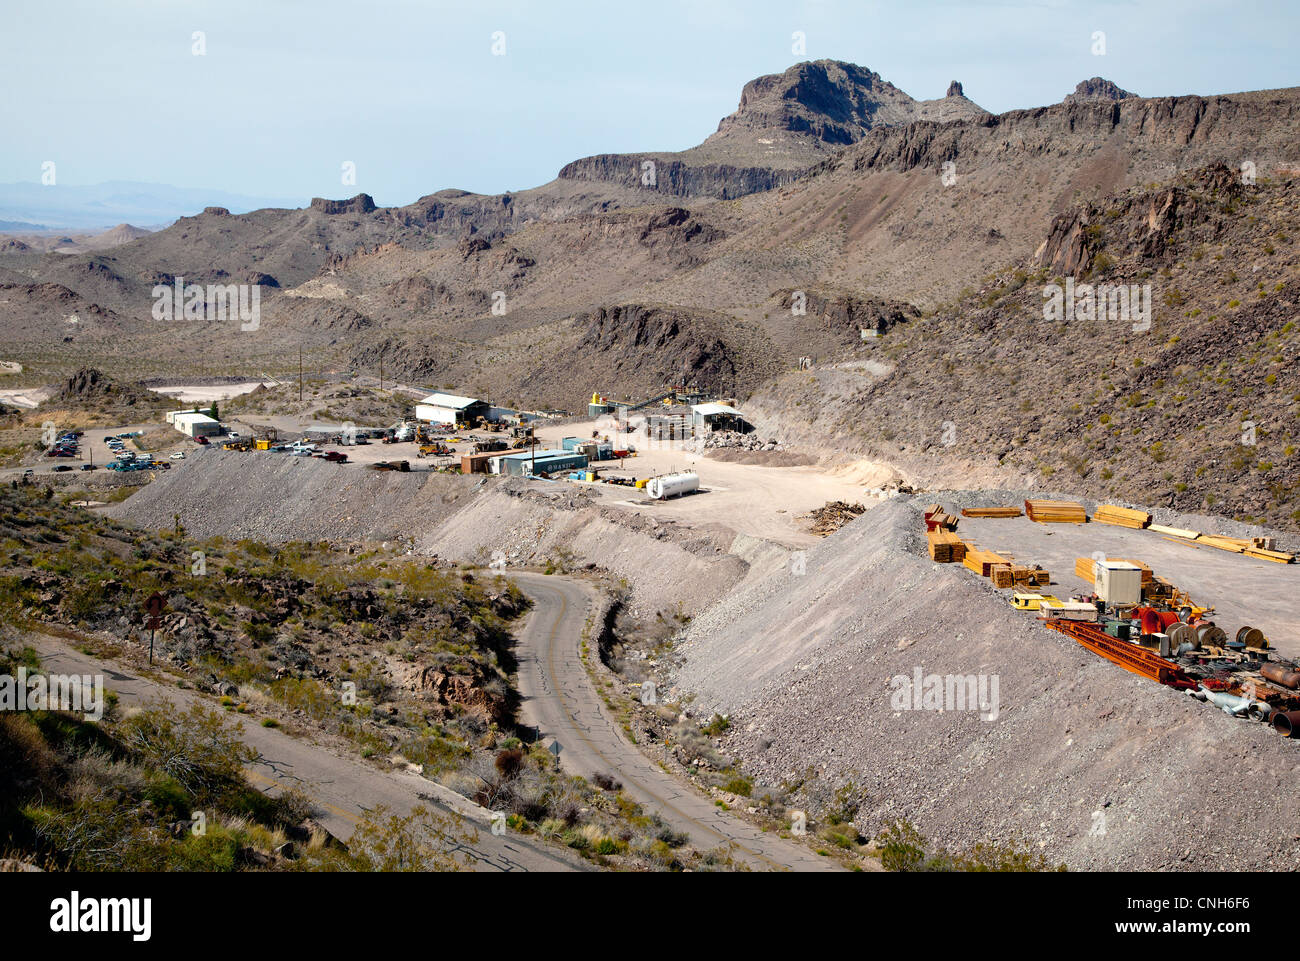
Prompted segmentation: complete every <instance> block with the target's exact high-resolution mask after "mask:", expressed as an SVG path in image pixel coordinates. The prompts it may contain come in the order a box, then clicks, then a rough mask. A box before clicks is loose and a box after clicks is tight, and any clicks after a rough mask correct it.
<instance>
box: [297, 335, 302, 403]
mask: <svg viewBox="0 0 1300 961" xmlns="http://www.w3.org/2000/svg"><path fill="white" fill-rule="evenodd" d="M298 403H300V404H301V403H302V344H299V345H298Z"/></svg>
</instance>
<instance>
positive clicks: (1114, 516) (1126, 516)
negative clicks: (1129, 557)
mask: <svg viewBox="0 0 1300 961" xmlns="http://www.w3.org/2000/svg"><path fill="white" fill-rule="evenodd" d="M1092 519H1093V520H1094V521H1096V522H1097V523H1098V524H1112V525H1114V526H1115V527H1127V528H1130V529H1131V530H1135V531H1140V530H1142V529H1143V528H1144V527H1146V526H1147V525H1148V524H1150V523H1151V515H1150V514H1148V513H1147V512H1146V511H1139V510H1133V509H1132V508H1129V507H1117V506H1116V505H1114V504H1100V505H1098V507H1097V509H1096V510H1095V511H1093V512H1092Z"/></svg>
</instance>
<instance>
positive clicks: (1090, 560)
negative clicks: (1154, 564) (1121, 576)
mask: <svg viewBox="0 0 1300 961" xmlns="http://www.w3.org/2000/svg"><path fill="white" fill-rule="evenodd" d="M1106 560H1107V561H1108V562H1110V563H1113V564H1132V565H1133V566H1134V567H1138V568H1141V569H1142V589H1143V590H1146V589H1147V588H1148V587H1150V586H1151V584H1152V581H1153V580H1154V578H1155V574H1153V573H1152V571H1151V568H1149V567H1147V565H1145V564H1143V563H1142V562H1141V561H1135V560H1133V559H1132V558H1131V557H1108V558H1106ZM1096 563H1097V559H1096V558H1095V557H1076V558H1075V559H1074V573H1075V576H1076V577H1080V578H1082V579H1083V580H1085V581H1087V582H1088V583H1089V584H1092V583H1093V582H1094V581H1093V575H1094V567H1093V565H1094V564H1096Z"/></svg>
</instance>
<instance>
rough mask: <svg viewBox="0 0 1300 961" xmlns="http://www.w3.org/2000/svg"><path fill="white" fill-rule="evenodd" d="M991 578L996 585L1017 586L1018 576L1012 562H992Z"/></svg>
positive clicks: (990, 567)
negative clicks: (1013, 570) (1014, 571)
mask: <svg viewBox="0 0 1300 961" xmlns="http://www.w3.org/2000/svg"><path fill="white" fill-rule="evenodd" d="M989 580H991V581H992V582H993V586H994V587H1015V586H1016V577H1015V574H1014V573H1013V572H1012V567H1011V565H1010V564H992V565H990V566H989Z"/></svg>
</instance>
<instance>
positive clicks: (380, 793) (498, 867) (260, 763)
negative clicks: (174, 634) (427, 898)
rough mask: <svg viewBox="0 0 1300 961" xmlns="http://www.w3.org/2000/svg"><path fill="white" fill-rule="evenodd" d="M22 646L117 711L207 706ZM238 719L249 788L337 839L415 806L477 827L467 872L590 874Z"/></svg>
mask: <svg viewBox="0 0 1300 961" xmlns="http://www.w3.org/2000/svg"><path fill="white" fill-rule="evenodd" d="M27 643H28V644H30V645H31V646H32V647H33V648H35V650H36V651H37V653H38V654H40V657H41V666H42V669H43V670H45V671H48V672H50V673H53V674H103V675H104V689H105V690H106V691H108V690H112V691H116V692H117V693H118V697H119V703H120V704H121V706H122V707H124V708H125V707H132V706H138V705H141V704H144V703H146V702H148V701H151V700H157V699H165V700H167V701H170V702H172V703H174V704H177V705H179V706H181V707H188V706H189V705H190V704H191V703H193V702H194V701H199V700H206V699H205V698H203V697H202V696H201V695H198V694H195V693H194V692H192V691H183V690H180V689H178V688H176V687H174V686H173V687H168V686H166V685H164V684H159V683H157V682H156V681H153V680H150V679H149V678H145V677H140V676H139V675H137V674H135V673H134V672H132V671H131V670H130V669H129V668H125V667H122V666H120V665H118V664H116V663H114V662H111V661H107V660H101V659H99V658H95V657H91V656H90V655H87V654H84V653H82V652H81V651H79V650H77V649H75V648H73V647H71V646H70V645H68V644H67V643H65V642H64V641H62V640H60V639H58V638H54V637H48V636H46V635H37V636H34V637H32V638H30V639H29V640H28V641H27ZM242 720H243V724H242V728H243V730H242V738H243V740H244V742H245V743H246V744H248V745H249V746H251V747H252V748H253V749H254V750H256V751H257V752H258V757H257V760H255V761H254V762H253V763H252V764H250V765H249V766H248V768H246V769H245V771H246V773H247V775H248V779H249V781H250V783H252V784H253V785H254V786H255V787H257V788H259V789H261V790H266V789H268V788H270V787H272V786H276V785H278V786H280V787H286V788H287V787H297V788H299V789H300V790H302V791H303V792H304V793H305V794H306V795H307V796H308V797H310V798H311V799H312V800H313V801H315V802H316V804H317V807H318V808H319V810H320V811H321V812H322V813H321V816H320V818H319V820H320V821H321V823H322V824H324V826H325V827H326V829H327V830H329V831H330V833H332V834H334V835H335V836H336V837H339V838H342V839H344V840H346V839H347V838H349V837H350V836H351V835H352V831H353V829H354V828H355V827H356V825H357V822H358V821H359V820H360V819H361V817H362V816H363V815H364V814H365V812H367V811H372V810H374V809H375V808H377V807H379V806H380V805H381V804H382V805H386V806H387V807H388V808H389V809H390V810H391V811H392V812H393V813H396V814H406V813H407V812H409V811H410V810H411V809H412V808H413V807H415V806H416V805H417V804H424V805H425V806H426V807H428V808H430V809H433V810H437V811H441V812H443V813H457V814H460V815H462V816H463V817H464V818H465V822H466V824H467V825H472V826H473V827H474V828H476V829H477V832H478V840H477V841H475V842H474V843H473V844H470V843H469V842H468V841H462V842H460V843H458V844H457V845H456V850H457V851H458V852H459V853H461V854H466V855H468V856H469V857H470V859H471V863H472V865H473V868H474V870H477V871H501V872H522V871H575V870H576V871H591V870H595V868H594V866H592V865H591V864H590V863H589V862H586V861H584V860H582V859H581V858H580V857H578V856H577V855H574V854H572V853H571V852H569V851H567V850H564V849H561V848H553V847H548V846H546V845H544V844H541V843H539V842H537V841H535V840H534V839H532V838H529V837H526V836H522V835H519V834H517V833H515V832H511V831H508V832H507V833H506V834H504V835H500V836H497V835H493V834H492V833H491V827H490V821H489V814H488V812H487V811H485V810H484V809H483V808H481V807H479V806H478V805H476V804H473V803H472V802H470V801H467V800H466V799H465V798H462V797H461V796H460V795H458V794H455V793H454V792H452V791H449V790H447V789H446V788H444V787H442V786H441V785H439V784H435V783H433V782H432V781H429V780H427V779H426V778H423V777H421V776H420V775H418V774H414V773H411V772H407V771H398V770H384V769H382V768H376V767H372V766H369V765H366V764H363V763H361V762H360V761H358V760H356V759H353V758H347V757H341V756H339V755H337V754H335V753H334V752H332V751H330V750H328V749H327V748H325V747H322V746H320V745H318V744H313V743H311V742H310V741H305V740H299V739H298V738H295V737H293V736H292V735H289V734H285V733H284V732H283V731H278V730H275V729H273V728H265V727H262V726H260V725H259V724H258V723H257V721H256V720H255V719H253V718H248V717H245V718H242Z"/></svg>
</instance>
